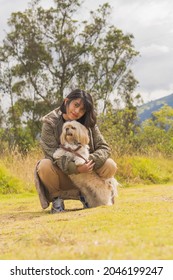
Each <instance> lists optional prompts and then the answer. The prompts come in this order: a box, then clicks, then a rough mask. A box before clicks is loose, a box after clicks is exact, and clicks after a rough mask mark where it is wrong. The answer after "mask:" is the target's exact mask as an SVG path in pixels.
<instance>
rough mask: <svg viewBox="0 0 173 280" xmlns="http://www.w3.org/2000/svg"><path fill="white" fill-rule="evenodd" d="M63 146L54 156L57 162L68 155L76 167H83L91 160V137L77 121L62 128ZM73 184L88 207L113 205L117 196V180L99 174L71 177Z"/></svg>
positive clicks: (65, 124) (70, 122)
mask: <svg viewBox="0 0 173 280" xmlns="http://www.w3.org/2000/svg"><path fill="white" fill-rule="evenodd" d="M60 142H61V146H60V148H58V149H57V150H56V151H55V153H54V154H53V158H54V159H55V160H56V159H58V158H60V157H61V156H63V155H66V156H67V157H68V158H69V161H70V160H73V161H74V162H75V164H76V166H79V165H83V164H84V163H86V162H87V161H88V160H89V146H88V143H89V136H88V130H87V128H86V127H85V126H83V125H82V124H80V123H79V122H77V121H67V122H65V123H64V125H63V128H62V134H61V136H60ZM69 177H70V179H71V180H72V182H73V183H74V184H75V185H76V187H77V188H79V189H80V191H81V193H82V195H83V196H84V198H85V202H86V203H87V205H88V207H89V208H90V207H97V206H100V205H113V204H114V197H115V196H117V186H118V185H119V184H118V182H117V181H116V179H114V178H110V179H105V180H103V179H102V178H100V177H99V176H98V175H97V173H95V172H94V171H92V172H91V173H79V174H71V175H69Z"/></svg>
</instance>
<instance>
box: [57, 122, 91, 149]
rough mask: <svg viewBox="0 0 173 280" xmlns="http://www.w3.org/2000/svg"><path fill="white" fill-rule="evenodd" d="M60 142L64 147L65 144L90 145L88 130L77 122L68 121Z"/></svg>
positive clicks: (64, 126)
mask: <svg viewBox="0 0 173 280" xmlns="http://www.w3.org/2000/svg"><path fill="white" fill-rule="evenodd" d="M60 141H61V144H62V145H64V144H65V143H74V144H77V143H80V144H82V145H88V143H89V136H88V130H87V129H86V127H85V126H83V125H82V124H81V123H79V122H77V121H67V122H65V123H64V125H63V128H62V134H61V136H60Z"/></svg>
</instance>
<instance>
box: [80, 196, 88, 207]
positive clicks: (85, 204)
mask: <svg viewBox="0 0 173 280" xmlns="http://www.w3.org/2000/svg"><path fill="white" fill-rule="evenodd" d="M79 200H80V201H81V202H82V204H83V207H84V208H89V205H88V202H87V201H86V200H85V197H84V196H83V194H80V196H79Z"/></svg>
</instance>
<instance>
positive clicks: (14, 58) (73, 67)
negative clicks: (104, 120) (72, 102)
mask: <svg viewBox="0 0 173 280" xmlns="http://www.w3.org/2000/svg"><path fill="white" fill-rule="evenodd" d="M39 2H40V1H39V0H34V1H32V2H31V3H30V6H29V8H28V9H26V10H25V11H24V12H16V13H12V15H11V17H10V19H9V21H8V24H9V26H10V28H11V30H10V32H9V33H7V35H6V38H5V39H4V41H3V44H2V46H1V48H0V61H1V81H0V83H1V89H3V91H4V94H5V95H9V96H10V99H11V108H10V110H9V112H8V114H9V117H10V118H9V120H10V121H13V127H16V122H17V123H18V127H20V126H22V125H25V126H27V127H28V128H29V129H30V131H31V128H32V131H31V135H32V138H33V139H34V138H35V137H36V135H37V134H38V131H39V130H40V127H39V119H40V116H41V115H43V114H44V113H45V112H47V111H49V110H50V109H52V108H54V107H56V106H58V105H59V104H60V103H61V102H62V99H63V97H64V93H65V92H67V91H69V90H71V89H73V88H76V87H81V88H83V89H86V90H88V91H89V92H91V93H92V94H93V97H94V100H95V102H96V103H98V101H100V100H102V102H103V104H104V112H105V113H106V109H107V108H108V106H109V104H110V95H113V96H114V99H116V97H117V96H118V91H117V89H118V87H119V88H121V92H123V95H121V94H120V93H119V101H120V102H121V101H122V100H123V101H124V102H125V103H127V102H129V101H128V100H131V101H130V102H131V104H133V95H132V94H131V93H132V91H131V89H130V90H128V91H126V90H125V89H126V88H127V84H128V83H127V80H129V77H131V84H133V85H134V87H133V88H135V85H136V82H135V79H134V77H133V74H132V72H131V71H130V72H129V67H130V65H131V63H132V62H133V59H134V58H135V57H136V56H137V55H138V52H136V51H135V49H134V46H133V43H132V40H133V36H132V35H131V34H126V35H124V34H123V32H122V31H121V30H119V29H117V28H116V27H115V26H112V25H109V24H108V18H109V15H110V10H111V7H110V6H109V4H107V3H106V4H104V5H102V6H99V8H98V9H97V10H96V11H91V12H90V18H89V19H88V20H84V21H81V22H79V21H78V20H76V19H75V14H76V12H77V11H78V10H79V9H80V7H81V1H79V0H66V1H62V0H54V7H50V8H49V9H43V8H42V7H40V6H39ZM4 73H8V75H7V76H6V77H4V75H5V74H4ZM129 73H131V74H130V75H129ZM7 77H8V78H7ZM9 78H10V80H9ZM7 85H8V86H7ZM7 88H8V90H7ZM123 88H124V91H123ZM126 95H127V96H128V98H126V97H125V96H126ZM15 104H16V106H14V105H15ZM19 107H20V110H19ZM16 111H17V112H16ZM19 111H20V114H19Z"/></svg>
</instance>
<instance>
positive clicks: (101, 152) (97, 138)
mask: <svg viewBox="0 0 173 280" xmlns="http://www.w3.org/2000/svg"><path fill="white" fill-rule="evenodd" d="M92 138H93V146H94V151H93V153H91V154H90V158H89V159H90V160H91V159H92V160H93V161H94V162H95V165H94V170H97V169H98V168H100V167H101V166H102V165H103V164H104V163H105V161H106V160H107V159H108V158H109V156H110V154H111V149H110V147H109V146H108V144H107V143H106V141H105V139H104V137H103V135H102V134H101V132H100V130H99V128H98V126H97V125H96V126H95V127H94V128H93V129H92Z"/></svg>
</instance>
